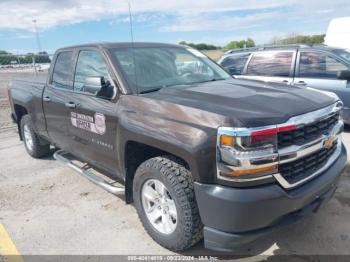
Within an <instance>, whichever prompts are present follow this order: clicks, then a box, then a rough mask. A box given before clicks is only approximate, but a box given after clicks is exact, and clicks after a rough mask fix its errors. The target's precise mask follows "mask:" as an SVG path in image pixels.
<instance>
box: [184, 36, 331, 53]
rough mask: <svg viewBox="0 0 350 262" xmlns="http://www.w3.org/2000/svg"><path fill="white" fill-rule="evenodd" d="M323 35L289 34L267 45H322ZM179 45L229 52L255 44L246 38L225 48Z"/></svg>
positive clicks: (206, 45)
mask: <svg viewBox="0 0 350 262" xmlns="http://www.w3.org/2000/svg"><path fill="white" fill-rule="evenodd" d="M324 38H325V35H324V34H321V35H298V34H290V35H289V36H288V37H286V38H277V37H274V38H273V39H272V40H271V42H270V43H269V44H272V45H287V44H310V45H312V44H322V43H323V42H324ZM179 44H180V45H187V46H190V47H192V48H194V49H197V50H220V49H223V50H231V49H238V48H249V47H255V46H256V44H255V42H254V40H253V39H252V38H247V39H245V40H236V41H231V42H229V43H228V44H226V45H225V46H223V47H221V46H215V45H211V44H205V43H199V44H195V43H190V42H186V41H181V42H179Z"/></svg>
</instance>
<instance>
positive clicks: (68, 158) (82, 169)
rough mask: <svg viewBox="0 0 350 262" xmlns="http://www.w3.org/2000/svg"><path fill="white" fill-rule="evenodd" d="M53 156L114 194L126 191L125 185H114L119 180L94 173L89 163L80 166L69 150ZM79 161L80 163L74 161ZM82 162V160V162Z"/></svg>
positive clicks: (58, 152) (60, 151)
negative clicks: (112, 179) (111, 180)
mask: <svg viewBox="0 0 350 262" xmlns="http://www.w3.org/2000/svg"><path fill="white" fill-rule="evenodd" d="M53 157H54V158H55V159H56V160H58V161H60V162H62V163H63V164H65V165H66V166H68V167H70V168H72V169H74V170H75V171H77V172H78V173H79V174H81V175H83V176H84V177H86V178H87V179H89V180H90V181H91V182H93V183H94V184H96V185H98V186H100V187H102V188H103V189H104V190H106V191H108V192H110V193H112V194H114V195H119V194H120V193H124V192H125V188H124V187H123V186H115V185H113V184H114V183H117V182H114V183H113V182H108V181H107V180H105V179H103V178H102V177H100V176H98V175H96V174H94V173H93V172H91V171H90V170H91V169H92V170H94V169H93V168H92V167H90V166H89V165H88V164H82V165H81V166H79V162H78V160H77V159H74V157H73V156H72V155H70V154H69V153H68V152H66V151H63V150H58V151H56V152H55V153H54V154H53ZM74 162H78V163H74ZM80 163H81V162H80Z"/></svg>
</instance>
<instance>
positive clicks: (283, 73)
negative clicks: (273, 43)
mask: <svg viewBox="0 0 350 262" xmlns="http://www.w3.org/2000/svg"><path fill="white" fill-rule="evenodd" d="M292 62H293V52H264V53H256V54H253V57H252V59H251V60H250V62H249V65H248V68H247V75H257V76H280V77H288V76H290V72H291V68H292Z"/></svg>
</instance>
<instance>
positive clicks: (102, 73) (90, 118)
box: [69, 49, 118, 173]
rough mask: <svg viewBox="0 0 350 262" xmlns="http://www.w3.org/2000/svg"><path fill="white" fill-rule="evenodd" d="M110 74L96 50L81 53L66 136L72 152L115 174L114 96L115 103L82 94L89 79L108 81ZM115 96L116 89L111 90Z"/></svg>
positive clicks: (115, 125)
mask: <svg viewBox="0 0 350 262" xmlns="http://www.w3.org/2000/svg"><path fill="white" fill-rule="evenodd" d="M110 73H111V72H110V70H109V68H108V65H107V63H106V61H105V59H104V57H103V55H102V53H101V52H100V51H99V50H97V49H86V50H80V51H79V54H78V57H77V63H76V69H75V74H74V78H73V89H74V92H73V93H72V98H71V99H72V101H73V103H74V105H75V108H74V109H73V108H72V109H71V112H70V123H69V134H70V139H71V145H72V150H71V151H72V152H73V153H74V154H75V155H77V156H79V157H81V158H82V159H84V160H86V161H88V162H89V163H92V164H94V165H95V166H97V167H100V168H103V169H105V170H107V171H109V172H110V173H114V172H115V171H116V152H115V150H116V136H117V123H118V119H117V117H116V103H117V100H116V95H114V99H106V98H101V97H97V96H95V95H93V94H91V93H88V92H86V91H85V90H84V85H85V81H86V79H87V78H88V77H104V79H105V80H107V81H110V83H111V84H112V85H113V82H112V79H111V77H110ZM114 94H116V87H114Z"/></svg>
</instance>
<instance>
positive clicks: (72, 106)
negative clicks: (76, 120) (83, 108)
mask: <svg viewBox="0 0 350 262" xmlns="http://www.w3.org/2000/svg"><path fill="white" fill-rule="evenodd" d="M64 105H65V106H66V107H68V108H76V104H75V103H74V102H67V103H65V104H64Z"/></svg>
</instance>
